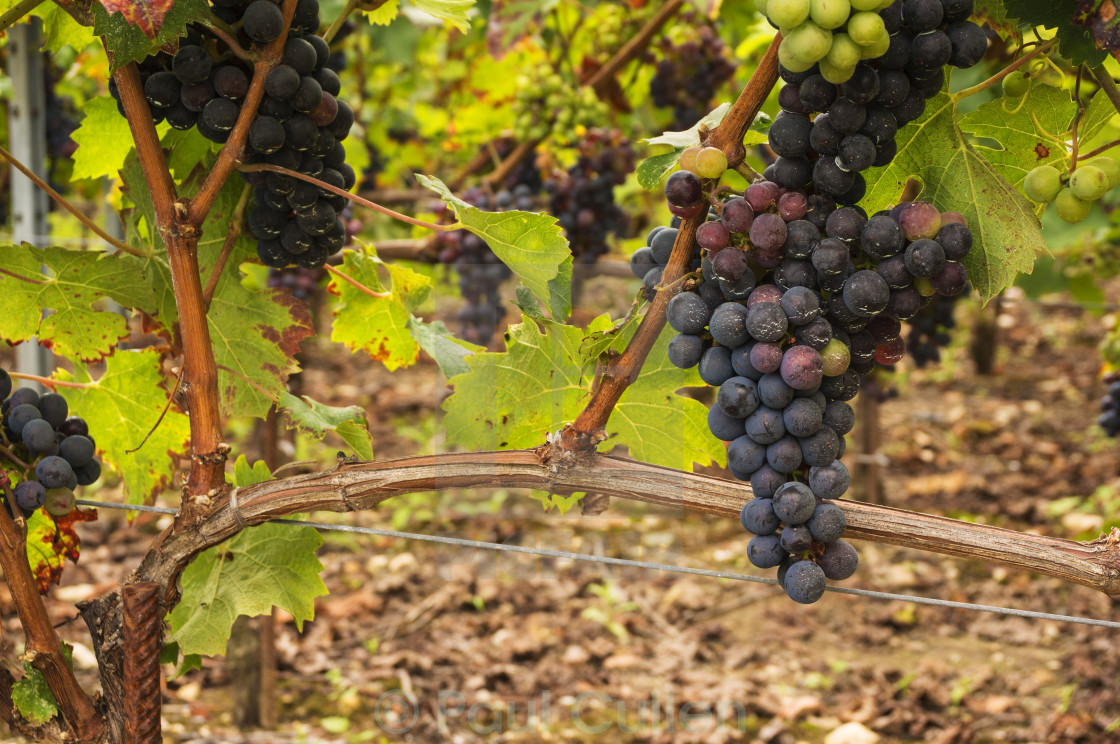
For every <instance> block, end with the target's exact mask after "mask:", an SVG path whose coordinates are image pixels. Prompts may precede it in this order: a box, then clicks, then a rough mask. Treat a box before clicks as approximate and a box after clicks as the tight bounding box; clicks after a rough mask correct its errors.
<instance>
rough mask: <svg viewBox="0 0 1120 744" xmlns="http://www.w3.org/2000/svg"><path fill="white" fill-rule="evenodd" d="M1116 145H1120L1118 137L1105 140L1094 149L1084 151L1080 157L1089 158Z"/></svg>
mask: <svg viewBox="0 0 1120 744" xmlns="http://www.w3.org/2000/svg"><path fill="white" fill-rule="evenodd" d="M1117 145H1120V139H1114V140H1112V141H1111V142H1105V143H1104V144H1103V145H1101V146H1100V147H1098V148H1096V149H1095V150H1090V151H1089V152H1087V153H1085V154H1084V155H1082V156H1081V157H1082V159H1084V160H1088V159H1090V158H1095V157H1096V156H1098V155H1100V154H1102V153H1105V152H1108V151H1109V150H1111V149H1112V148H1114V147H1116V146H1117Z"/></svg>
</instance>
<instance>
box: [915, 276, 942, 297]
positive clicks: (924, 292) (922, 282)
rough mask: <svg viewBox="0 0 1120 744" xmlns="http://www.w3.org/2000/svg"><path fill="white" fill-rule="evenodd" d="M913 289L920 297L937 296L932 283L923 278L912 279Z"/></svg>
mask: <svg viewBox="0 0 1120 744" xmlns="http://www.w3.org/2000/svg"><path fill="white" fill-rule="evenodd" d="M914 289H916V290H918V294H920V295H921V296H922V297H933V296H934V295H935V294H937V290H936V289H934V288H933V282H931V281H930V280H929V279H928V278H926V277H924V276H916V277H914Z"/></svg>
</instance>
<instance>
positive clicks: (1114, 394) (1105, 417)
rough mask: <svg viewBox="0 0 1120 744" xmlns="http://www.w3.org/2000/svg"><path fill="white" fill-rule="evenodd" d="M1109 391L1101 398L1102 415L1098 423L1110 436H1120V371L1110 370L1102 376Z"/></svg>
mask: <svg viewBox="0 0 1120 744" xmlns="http://www.w3.org/2000/svg"><path fill="white" fill-rule="evenodd" d="M1102 382H1104V384H1105V385H1107V386H1108V392H1107V393H1106V394H1105V396H1104V397H1103V398H1101V415H1100V418H1098V419H1097V423H1098V424H1099V425H1100V427H1101V428H1102V429H1104V433H1105V434H1106V435H1108V436H1110V437H1116V436H1120V372H1117V371H1115V370H1113V371H1111V372H1108V373H1106V374H1105V376H1104V377H1103V378H1102Z"/></svg>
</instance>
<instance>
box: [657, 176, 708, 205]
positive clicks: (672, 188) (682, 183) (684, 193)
mask: <svg viewBox="0 0 1120 744" xmlns="http://www.w3.org/2000/svg"><path fill="white" fill-rule="evenodd" d="M702 194H703V185H702V184H701V183H700V178H699V176H697V175H696V174H695V173H691V172H689V171H684V170H680V171H677V172H675V173H673V174H672V175H671V176H669V180H667V181H666V182H665V198H666V199H667V200H668V201H669V203H670V204H672V205H674V206H677V207H691V206H692V205H694V204H696V203H697V202H699V201H700V197H701V196H702Z"/></svg>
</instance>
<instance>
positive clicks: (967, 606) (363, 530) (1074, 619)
mask: <svg viewBox="0 0 1120 744" xmlns="http://www.w3.org/2000/svg"><path fill="white" fill-rule="evenodd" d="M76 503H77V504H78V505H79V506H91V507H94V508H100V509H124V510H128V511H139V512H152V513H154V514H177V513H178V510H177V509H172V508H170V507H167V506H144V505H135V506H130V505H128V504H117V503H111V502H105V501H89V500H87V499H77V500H76ZM270 522H271V523H273V524H290V525H299V526H301V527H313V528H315V529H317V530H333V531H335V532H350V533H353V534H359V535H375V536H377V537H394V538H401V539H404V540H421V541H424V542H433V543H442V544H444V545H456V546H459V547H467V548H480V549H482V550H495V551H498V552H502V551H505V552H509V553H525V554H528V555H539V556H542V557H545V558H566V559H569V560H574V561H587V562H590V563H604V564H607V565H611V566H626V567H628V568H645V569H654V570H658V571H669V572H671V573H679V574H690V575H693V576H705V577H708V578H712V579H729V580H731V581H747V582H751V583H755V584H777V583H778V581H777V579H771V578H766V577H763V576H749V575H747V574H740V573H733V572H730V571H712V570H709V569H705V568H690V567H688V566H673V565H670V564H667V563H646V562H645V561H635V560H630V559H629V558H612V557H609V556H598V555H588V554H586V553H569V552H567V551H563V550H549V549H547V548H526V547H523V546H521V545H502V544H500V543H491V542H480V541H478V540H467V539H464V538H461V537H444V536H441V535H423V534H418V533H414V532H398V531H397V530H379V529H376V528H373V527H354V526H352V525H345V524H325V523H323V522H308V521H305V520H302V519H273V520H270ZM825 591H829V592H836V593H837V594H851V595H854V596H857V597H869V598H871V599H897V600H902V601H904V602H913V603H914V604H924V605H932V606H934V607H949V608H952V609H958V610H970V611H973V612H992V613H995V614H997V615H1011V616H1014V617H1026V618H1031V619H1034V620H1056V621H1058V622H1066V623H1077V624H1080V625H1095V626H1098V627H1101V628H1112V629H1114V630H1120V622H1115V621H1112V620H1099V619H1097V618H1092V617H1080V616H1078V615H1056V614H1054V613H1050V612H1035V611H1034V610H1019V609H1015V608H1013V607H997V606H994V605H982V604H973V603H971V602H954V601H952V600H948V599H936V598H933V597H916V596H913V595H909V594H893V593H891V592H876V591H871V590H869V589H852V588H849V587H842V586H827V587H825Z"/></svg>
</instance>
